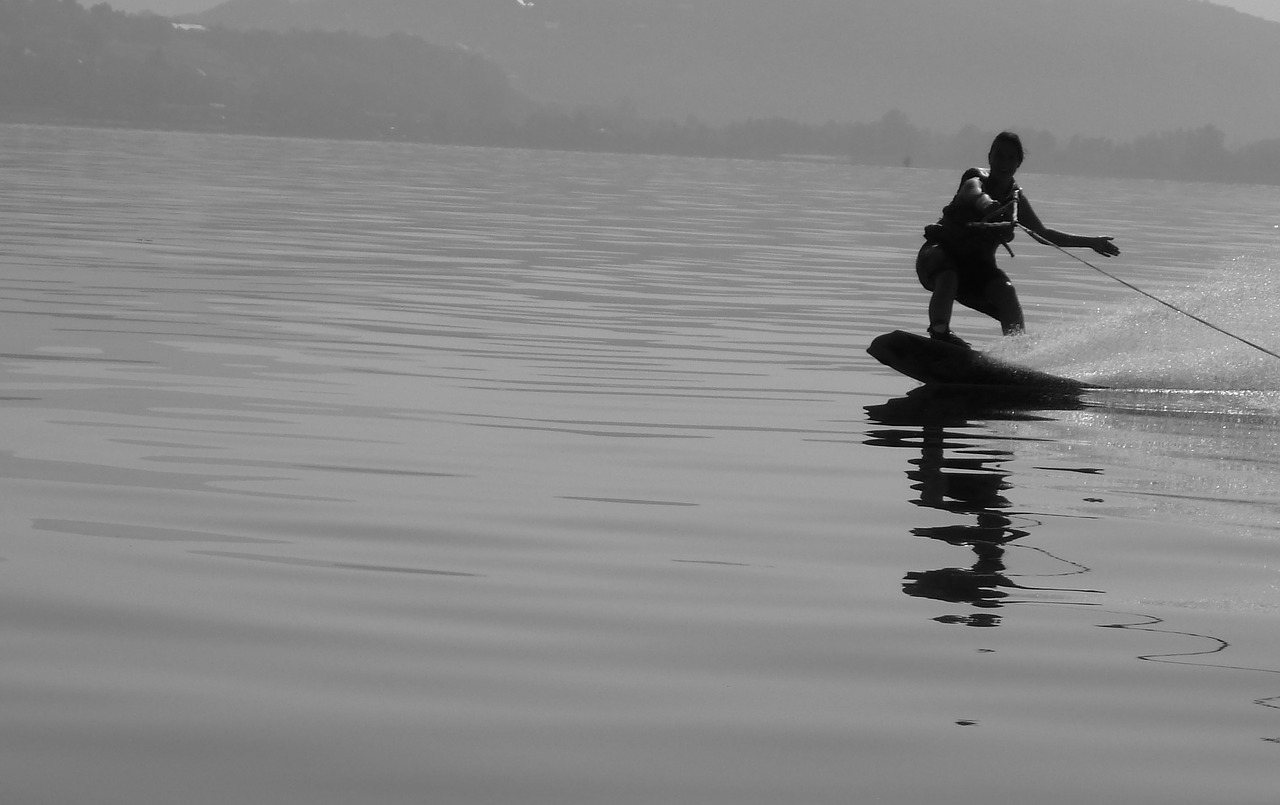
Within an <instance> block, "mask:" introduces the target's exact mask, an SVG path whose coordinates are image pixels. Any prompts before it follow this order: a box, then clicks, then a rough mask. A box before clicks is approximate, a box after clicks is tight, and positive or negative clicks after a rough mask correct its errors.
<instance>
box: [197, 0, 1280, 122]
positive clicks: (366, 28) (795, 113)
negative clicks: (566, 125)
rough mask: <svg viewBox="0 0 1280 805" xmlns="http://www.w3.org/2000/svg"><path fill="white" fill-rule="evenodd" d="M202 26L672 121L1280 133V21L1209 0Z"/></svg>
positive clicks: (247, 8)
mask: <svg viewBox="0 0 1280 805" xmlns="http://www.w3.org/2000/svg"><path fill="white" fill-rule="evenodd" d="M195 19H198V20H199V21H200V22H204V23H207V24H216V25H223V26H228V27H233V28H266V29H274V30H289V29H293V28H298V29H324V30H354V31H360V32H364V33H371V34H385V33H390V32H405V33H412V34H416V35H419V36H421V37H423V38H424V39H426V40H428V41H431V42H436V43H441V44H461V45H464V46H466V47H468V48H470V49H472V50H474V51H478V52H480V53H483V54H484V55H486V56H488V57H489V58H491V59H492V60H494V61H495V62H497V63H498V64H499V65H501V66H502V67H503V69H505V70H506V72H507V73H508V75H509V76H510V78H511V81H512V83H513V85H514V86H515V87H516V88H517V89H519V90H521V91H523V92H524V93H525V94H527V95H529V96H530V97H532V98H534V99H535V100H542V101H550V102H555V103H560V104H565V105H569V106H574V105H601V106H607V107H616V108H625V109H629V110H634V111H635V112H636V113H638V114H640V115H644V116H660V117H663V116H665V117H671V118H674V119H676V120H682V119H684V118H685V117H686V116H690V115H694V116H697V117H699V118H700V119H703V120H706V121H707V122H710V123H723V122H726V121H730V120H742V119H747V118H760V117H774V116H778V117H785V118H792V119H796V120H801V121H809V122H822V121H826V120H834V121H839V122H847V121H867V120H876V119H879V118H880V117H881V116H883V115H884V114H885V113H886V112H888V111H890V110H894V109H897V110H900V111H902V112H904V113H906V115H907V116H908V117H909V118H910V119H911V120H912V121H913V122H916V123H918V124H920V125H924V126H927V127H931V128H936V129H938V130H941V131H956V130H958V129H960V128H961V127H963V126H965V125H969V124H973V125H978V126H983V127H988V128H991V127H996V128H998V127H1004V126H1017V127H1027V128H1038V129H1045V130H1050V131H1053V132H1055V133H1057V134H1059V135H1072V134H1082V135H1086V136H1103V137H1117V138H1124V137H1134V136H1139V135H1142V134H1146V133H1149V132H1153V131H1166V130H1174V129H1180V128H1188V127H1199V126H1204V125H1206V124H1212V125H1214V126H1217V127H1218V128H1220V129H1222V130H1224V131H1225V132H1226V133H1227V135H1228V136H1229V137H1230V138H1231V139H1233V140H1246V141H1247V140H1257V139H1266V138H1273V137H1278V136H1280V23H1278V22H1267V21H1263V20H1260V19H1258V18H1256V17H1251V16H1247V15H1245V14H1241V13H1239V12H1237V11H1234V10H1232V9H1229V8H1225V7H1223V6H1218V5H1214V4H1211V3H1208V2H1203V0H954V2H947V3H940V2H938V0H230V2H227V3H224V4H222V5H220V6H217V7H215V8H213V9H211V10H209V11H207V12H205V13H203V14H200V15H196V17H195Z"/></svg>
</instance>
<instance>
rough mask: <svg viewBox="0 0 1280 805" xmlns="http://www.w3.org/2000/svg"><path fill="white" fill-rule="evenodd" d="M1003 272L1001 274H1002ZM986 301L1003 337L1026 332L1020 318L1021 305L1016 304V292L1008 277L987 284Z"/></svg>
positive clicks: (1023, 322)
mask: <svg viewBox="0 0 1280 805" xmlns="http://www.w3.org/2000/svg"><path fill="white" fill-rule="evenodd" d="M1003 273H1004V272H1001V274H1003ZM986 296H987V300H988V302H989V303H990V306H991V308H992V309H993V310H994V311H995V317H994V318H995V319H996V320H997V321H999V322H1000V329H1001V330H1002V331H1003V332H1004V334H1005V335H1015V334H1017V333H1021V332H1023V331H1024V330H1026V322H1025V321H1024V320H1023V318H1022V304H1021V303H1019V302H1018V292H1017V291H1016V290H1014V287H1013V283H1012V282H1010V281H1009V278H1008V277H1005V276H1002V277H1001V278H1000V279H995V280H992V281H991V282H989V283H988V284H987V293H986Z"/></svg>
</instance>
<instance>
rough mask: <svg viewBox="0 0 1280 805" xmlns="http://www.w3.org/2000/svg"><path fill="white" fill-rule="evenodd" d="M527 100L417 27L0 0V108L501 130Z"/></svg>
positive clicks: (395, 132)
mask: <svg viewBox="0 0 1280 805" xmlns="http://www.w3.org/2000/svg"><path fill="white" fill-rule="evenodd" d="M530 110H531V104H530V103H529V102H528V101H527V99H525V98H523V97H522V96H520V95H519V94H518V93H517V92H515V91H514V90H513V89H512V88H511V84H510V82H509V80H508V79H507V77H506V75H505V73H503V71H502V70H501V69H500V68H499V67H497V66H496V65H494V64H493V63H492V62H491V61H489V60H487V59H485V58H483V57H482V56H479V55H477V54H474V53H467V52H464V51H462V50H460V49H458V48H456V47H443V46H440V45H436V44H432V43H429V42H426V41H424V40H423V39H421V38H419V37H413V36H408V35H405V34H392V35H387V36H385V37H378V38H375V37H369V36H364V35H361V34H357V33H352V32H333V31H309V32H291V33H278V32H272V31H233V30H229V29H225V28H218V29H212V30H204V29H184V28H182V27H176V26H174V25H173V24H172V23H171V22H170V21H169V20H167V19H165V18H163V17H158V16H155V15H132V14H125V13H123V12H118V11H114V10H112V9H111V8H110V7H108V6H107V5H105V4H98V5H95V6H93V7H92V8H91V9H85V8H83V7H82V6H80V5H77V4H76V3H73V2H65V0H0V121H4V122H33V123H47V122H55V123H56V122H73V123H89V124H108V125H127V126H143V127H153V128H178V129H193V130H206V131H208V130H212V131H237V132H245V131H248V132H258V133H271V134H292V135H303V136H316V137H366V138H381V137H395V138H398V139H415V140H434V141H439V142H458V141H466V142H489V141H494V140H499V139H501V138H502V137H503V136H505V135H507V134H508V133H509V132H510V131H511V130H512V129H513V128H515V127H517V126H519V125H520V124H521V122H522V121H523V120H524V119H525V118H526V117H527V116H528V114H529V112H530Z"/></svg>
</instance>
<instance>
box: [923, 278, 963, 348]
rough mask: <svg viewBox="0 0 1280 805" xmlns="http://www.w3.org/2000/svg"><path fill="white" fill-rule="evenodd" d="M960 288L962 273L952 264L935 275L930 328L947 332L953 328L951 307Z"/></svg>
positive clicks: (930, 307)
mask: <svg viewBox="0 0 1280 805" xmlns="http://www.w3.org/2000/svg"><path fill="white" fill-rule="evenodd" d="M959 290H960V275H959V274H957V273H956V270H955V269H954V268H951V267H950V266H948V267H946V268H943V269H942V270H941V271H939V272H938V273H937V274H935V275H934V277H933V295H932V296H930V297H929V330H930V332H939V333H945V332H949V331H950V330H951V309H952V308H953V307H954V306H955V301H956V292H957V291H959Z"/></svg>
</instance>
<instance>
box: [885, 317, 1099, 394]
mask: <svg viewBox="0 0 1280 805" xmlns="http://www.w3.org/2000/svg"><path fill="white" fill-rule="evenodd" d="M867 352H868V353H870V354H871V357H873V358H875V359H876V360H878V361H880V362H881V363H883V364H884V365H885V366H888V367H889V368H890V369H894V370H896V371H899V372H901V373H902V374H904V375H906V376H907V377H910V378H914V379H916V380H919V381H920V382H921V383H924V384H926V385H948V386H982V387H991V388H1001V387H1002V388H1016V389H1026V390H1037V391H1046V392H1054V393H1075V392H1080V391H1084V390H1085V389H1091V388H1098V387H1097V386H1091V385H1089V384H1088V383H1082V382H1080V381H1079V380H1072V379H1071V378H1069V377H1059V376H1058V375H1053V374H1049V373H1048V372H1041V371H1040V370H1038V369H1030V368H1028V367H1025V366H1018V365H1017V364H1013V363H1007V362H1005V361H1000V360H996V359H995V358H991V357H988V356H987V355H984V354H982V353H981V352H978V351H977V350H972V349H966V348H964V347H960V346H956V345H955V344H948V343H947V342H945V341H938V340H936V339H932V338H926V337H925V336H922V335H916V334H915V333H908V332H904V331H902V330H894V331H893V332H891V333H885V334H884V335H880V336H876V338H875V339H874V340H873V341H872V342H871V346H869V347H867Z"/></svg>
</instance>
